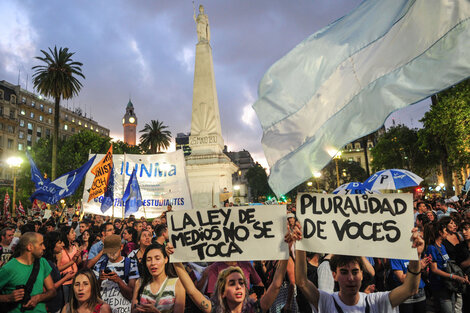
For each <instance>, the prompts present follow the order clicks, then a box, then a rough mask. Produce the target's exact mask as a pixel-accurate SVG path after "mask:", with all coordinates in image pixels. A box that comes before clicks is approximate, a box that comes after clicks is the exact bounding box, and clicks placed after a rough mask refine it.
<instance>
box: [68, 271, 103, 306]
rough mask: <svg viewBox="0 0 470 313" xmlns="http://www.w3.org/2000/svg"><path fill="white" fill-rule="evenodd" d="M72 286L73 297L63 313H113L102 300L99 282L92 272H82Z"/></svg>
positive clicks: (76, 276) (75, 278)
mask: <svg viewBox="0 0 470 313" xmlns="http://www.w3.org/2000/svg"><path fill="white" fill-rule="evenodd" d="M72 286H73V292H72V296H71V297H70V301H69V302H68V303H67V304H66V305H65V306H64V307H63V308H62V313H111V307H110V306H109V304H107V303H105V302H103V300H101V299H100V290H99V287H98V282H97V281H96V277H95V275H94V274H93V272H92V271H91V270H88V269H84V270H80V271H79V272H78V273H77V275H75V277H74V279H73V281H72Z"/></svg>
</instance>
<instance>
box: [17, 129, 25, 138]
mask: <svg viewBox="0 0 470 313" xmlns="http://www.w3.org/2000/svg"><path fill="white" fill-rule="evenodd" d="M18 138H20V139H24V131H22V130H20V131H19V132H18Z"/></svg>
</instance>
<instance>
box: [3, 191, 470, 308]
mask: <svg viewBox="0 0 470 313" xmlns="http://www.w3.org/2000/svg"><path fill="white" fill-rule="evenodd" d="M468 207H470V205H468V206H467V202H466V201H465V200H463V199H459V201H456V202H452V203H449V202H448V201H445V200H443V199H433V200H432V201H425V200H416V201H415V202H414V208H415V215H414V218H415V229H414V230H413V233H412V234H410V236H412V244H413V247H415V248H416V249H417V251H418V254H419V256H420V261H409V260H402V259H383V258H371V257H367V256H363V257H354V256H341V255H331V254H329V255H322V254H319V253H312V252H307V253H306V252H304V251H300V250H296V249H295V241H297V240H299V239H301V233H302V232H301V230H300V229H299V223H297V221H296V216H295V212H296V210H295V206H293V205H289V206H288V209H287V232H286V234H285V241H286V243H285V244H286V245H289V251H290V257H289V259H288V260H277V261H276V260H266V261H258V260H257V261H253V262H246V261H230V262H229V261H226V262H213V263H203V262H198V263H184V264H182V263H171V264H170V262H169V259H170V258H171V254H172V253H173V252H174V248H173V246H172V245H171V243H169V242H168V228H167V225H166V212H165V213H163V214H162V216H160V217H158V218H154V219H151V220H147V219H145V218H141V219H136V218H135V217H133V216H130V217H128V218H125V219H117V218H116V219H114V218H112V217H110V216H100V215H84V216H81V217H80V216H78V215H73V216H72V217H70V219H65V220H62V219H61V218H60V217H59V216H55V215H53V216H52V217H51V218H49V219H42V218H41V216H40V215H35V216H28V217H18V218H13V219H10V220H2V222H1V225H0V302H2V303H1V304H0V307H1V308H2V310H1V311H2V312H51V313H55V312H63V313H75V312H80V313H82V312H83V313H84V312H89V313H91V312H113V313H125V312H132V313H136V312H161V313H167V312H177V313H179V312H207V313H208V312H272V313H275V312H276V313H277V312H307V313H308V312H402V313H403V312H443V313H448V312H453V313H460V312H470V304H469V301H470V295H469V289H470V287H469V284H470V282H469V280H468V274H469V269H470V253H469V248H470V209H469V208H468ZM171 210H172V208H171V206H169V207H168V208H167V212H168V211H171ZM266 248H268V247H266ZM467 287H468V288H467Z"/></svg>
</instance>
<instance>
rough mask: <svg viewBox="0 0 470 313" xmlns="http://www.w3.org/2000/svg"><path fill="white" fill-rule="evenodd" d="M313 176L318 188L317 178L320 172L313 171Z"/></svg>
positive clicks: (318, 188)
mask: <svg viewBox="0 0 470 313" xmlns="http://www.w3.org/2000/svg"><path fill="white" fill-rule="evenodd" d="M313 177H314V178H315V183H316V184H317V190H320V187H319V186H318V179H319V178H320V177H321V173H320V172H315V173H313Z"/></svg>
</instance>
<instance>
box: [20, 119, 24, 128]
mask: <svg viewBox="0 0 470 313" xmlns="http://www.w3.org/2000/svg"><path fill="white" fill-rule="evenodd" d="M20 126H21V127H24V120H22V119H20Z"/></svg>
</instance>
